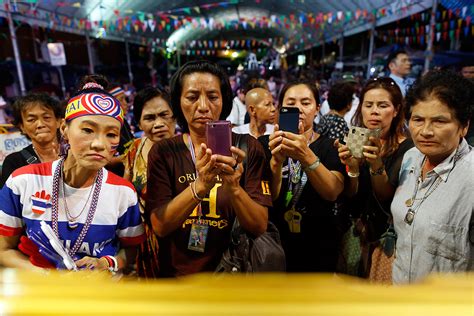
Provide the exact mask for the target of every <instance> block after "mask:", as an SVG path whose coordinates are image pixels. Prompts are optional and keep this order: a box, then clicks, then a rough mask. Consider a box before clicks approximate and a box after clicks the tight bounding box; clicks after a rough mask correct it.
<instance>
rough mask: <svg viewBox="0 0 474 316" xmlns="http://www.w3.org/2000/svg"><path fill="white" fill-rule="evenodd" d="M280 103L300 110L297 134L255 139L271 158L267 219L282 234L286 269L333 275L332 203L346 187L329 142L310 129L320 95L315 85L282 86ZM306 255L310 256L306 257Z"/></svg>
mask: <svg viewBox="0 0 474 316" xmlns="http://www.w3.org/2000/svg"><path fill="white" fill-rule="evenodd" d="M279 99H280V100H279V104H280V105H282V106H284V107H296V108H298V110H299V113H300V115H299V134H293V133H291V132H287V131H280V130H278V125H276V126H275V132H274V133H273V134H272V135H270V136H269V138H268V136H262V137H261V138H260V139H259V140H261V142H262V143H264V144H265V147H266V148H268V149H269V150H270V151H271V153H270V152H267V154H270V155H271V160H270V168H271V174H272V181H271V191H272V196H273V198H274V199H275V202H274V210H272V212H271V213H270V220H271V221H272V222H274V223H275V224H276V225H277V227H278V229H279V230H280V233H281V241H282V245H283V248H284V250H285V253H286V259H287V270H288V271H291V272H310V271H313V272H316V271H328V272H329V271H335V269H336V262H337V253H338V246H339V239H340V236H339V234H338V229H337V216H336V214H334V212H333V211H332V210H333V206H334V201H335V200H336V198H337V197H338V195H339V194H340V193H341V192H342V190H343V188H344V176H343V172H344V168H343V166H342V165H341V163H340V162H339V159H338V157H337V151H336V149H335V148H334V146H333V141H332V140H331V139H329V138H327V137H325V136H321V135H319V134H318V133H316V132H315V131H314V130H313V120H314V118H315V116H316V114H317V113H318V111H319V93H318V90H317V88H316V86H315V85H314V84H313V83H310V82H307V81H294V82H290V83H288V84H287V85H286V86H284V87H283V89H282V91H281V93H280V97H279ZM308 253H309V254H308Z"/></svg>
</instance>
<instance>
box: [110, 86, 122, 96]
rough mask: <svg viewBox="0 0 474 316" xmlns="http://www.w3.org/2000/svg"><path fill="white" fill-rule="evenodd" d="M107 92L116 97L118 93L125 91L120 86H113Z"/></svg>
mask: <svg viewBox="0 0 474 316" xmlns="http://www.w3.org/2000/svg"><path fill="white" fill-rule="evenodd" d="M109 93H110V94H111V95H113V96H114V97H117V96H119V95H120V94H122V93H125V91H124V90H123V89H122V88H121V87H115V88H113V89H111V90H110V91H109Z"/></svg>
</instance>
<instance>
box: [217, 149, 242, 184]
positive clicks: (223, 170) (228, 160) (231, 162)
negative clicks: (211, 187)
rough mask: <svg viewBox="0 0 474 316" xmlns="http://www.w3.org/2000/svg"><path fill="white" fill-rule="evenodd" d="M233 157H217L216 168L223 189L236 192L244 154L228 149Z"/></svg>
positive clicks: (239, 150)
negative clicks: (218, 171)
mask: <svg viewBox="0 0 474 316" xmlns="http://www.w3.org/2000/svg"><path fill="white" fill-rule="evenodd" d="M230 151H231V152H232V156H233V157H228V156H221V155H217V168H219V170H220V174H219V175H220V177H221V178H222V183H223V189H224V190H230V191H236V189H238V188H239V186H240V178H241V177H242V173H243V172H244V170H243V169H244V168H243V166H242V161H244V159H245V156H246V153H245V152H244V151H243V150H241V149H240V148H237V147H235V146H232V147H231V148H230Z"/></svg>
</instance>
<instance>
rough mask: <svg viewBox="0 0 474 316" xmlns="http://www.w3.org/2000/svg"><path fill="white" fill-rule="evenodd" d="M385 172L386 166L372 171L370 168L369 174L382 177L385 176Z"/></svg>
mask: <svg viewBox="0 0 474 316" xmlns="http://www.w3.org/2000/svg"><path fill="white" fill-rule="evenodd" d="M384 171H385V166H384V165H382V167H380V168H378V169H377V170H372V168H369V172H370V175H371V176H380V175H382V174H383V172H384Z"/></svg>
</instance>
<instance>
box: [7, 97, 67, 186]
mask: <svg viewBox="0 0 474 316" xmlns="http://www.w3.org/2000/svg"><path fill="white" fill-rule="evenodd" d="M63 113H64V110H63V108H62V106H61V104H60V102H59V101H57V100H55V99H53V98H52V97H50V96H48V95H47V94H29V95H27V96H24V97H20V98H18V99H17V100H16V101H15V103H14V104H13V117H14V124H15V126H16V127H18V128H19V129H20V130H21V132H22V133H23V134H24V135H26V137H27V138H28V139H29V140H31V145H29V146H27V147H26V148H24V149H22V150H21V151H18V152H16V153H12V154H10V155H8V156H7V157H6V158H5V161H4V162H3V166H2V172H1V173H2V178H1V180H0V188H1V187H3V185H4V184H5V181H7V179H8V177H9V176H10V175H11V174H12V172H13V171H15V170H16V169H18V168H20V167H23V166H26V165H29V164H34V163H41V162H48V161H53V160H56V159H58V158H59V145H58V143H59V142H58V131H59V127H60V126H61V122H62V119H63Z"/></svg>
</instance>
